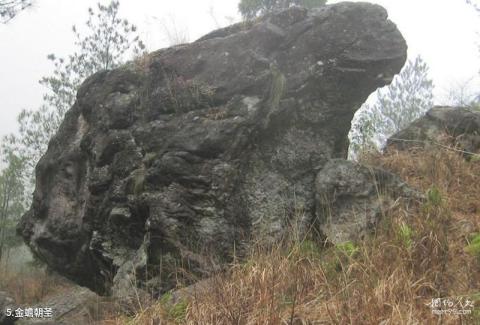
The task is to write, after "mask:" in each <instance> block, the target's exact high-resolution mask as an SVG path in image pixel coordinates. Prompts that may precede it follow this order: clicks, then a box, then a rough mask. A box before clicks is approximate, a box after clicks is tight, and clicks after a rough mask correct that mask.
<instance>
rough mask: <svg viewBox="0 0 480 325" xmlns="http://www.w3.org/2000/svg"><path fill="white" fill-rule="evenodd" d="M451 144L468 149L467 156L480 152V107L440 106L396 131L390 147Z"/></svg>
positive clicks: (389, 144)
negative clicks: (476, 108) (477, 108)
mask: <svg viewBox="0 0 480 325" xmlns="http://www.w3.org/2000/svg"><path fill="white" fill-rule="evenodd" d="M445 136H449V137H450V139H449V140H450V141H447V144H452V145H455V146H457V147H458V148H459V149H460V150H464V151H466V152H465V156H466V157H469V156H471V155H472V153H479V152H480V111H478V110H475V109H472V108H465V107H443V106H436V107H433V108H432V109H430V110H429V111H428V112H427V113H426V114H425V116H423V117H420V118H419V119H417V120H415V121H414V122H413V123H412V124H410V125H409V126H408V127H407V128H406V129H404V130H402V131H400V132H398V133H396V134H394V135H393V136H391V137H390V139H388V141H387V147H390V148H396V149H400V150H404V149H407V148H412V147H432V146H438V145H439V144H440V145H444V144H445V140H446V139H444V137H445Z"/></svg>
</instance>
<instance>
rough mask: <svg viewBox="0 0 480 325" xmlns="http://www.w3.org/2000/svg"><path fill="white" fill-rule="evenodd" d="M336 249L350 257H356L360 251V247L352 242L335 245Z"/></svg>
mask: <svg viewBox="0 0 480 325" xmlns="http://www.w3.org/2000/svg"><path fill="white" fill-rule="evenodd" d="M335 247H336V249H337V250H338V251H339V252H341V253H343V254H345V255H346V256H348V257H352V256H354V255H355V254H356V253H357V252H358V251H359V249H358V246H357V245H355V244H354V243H352V242H351V241H347V242H344V243H340V244H337V245H335Z"/></svg>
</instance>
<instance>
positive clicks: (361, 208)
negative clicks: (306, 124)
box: [315, 159, 422, 244]
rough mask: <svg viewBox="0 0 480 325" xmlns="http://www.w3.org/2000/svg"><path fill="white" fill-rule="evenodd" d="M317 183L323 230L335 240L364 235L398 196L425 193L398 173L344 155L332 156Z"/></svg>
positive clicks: (328, 237) (334, 241) (359, 237)
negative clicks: (417, 190)
mask: <svg viewBox="0 0 480 325" xmlns="http://www.w3.org/2000/svg"><path fill="white" fill-rule="evenodd" d="M315 186H316V215H317V220H318V222H319V226H320V230H321V231H322V232H323V234H324V235H325V236H326V237H327V240H328V241H330V242H332V243H333V244H339V243H343V242H347V241H355V240H357V239H361V238H362V237H363V236H364V235H365V234H366V233H368V232H369V231H371V230H373V229H374V226H375V225H376V224H377V223H378V221H379V219H380V218H381V216H382V215H383V213H384V212H385V211H386V210H387V209H389V208H390V207H392V205H394V203H395V201H396V199H397V198H406V199H409V200H410V199H419V198H421V197H422V196H421V195H420V194H419V193H418V192H416V191H415V190H413V189H411V188H410V187H409V186H408V185H407V184H405V183H404V182H402V181H401V180H400V179H399V178H398V177H397V176H396V175H394V174H391V173H389V172H387V171H385V170H382V169H379V168H369V167H366V166H362V165H360V164H357V163H355V162H352V161H348V160H344V159H333V160H330V161H329V162H328V163H327V164H326V165H325V167H324V168H323V169H322V170H320V171H319V172H318V174H317V178H316V181H315Z"/></svg>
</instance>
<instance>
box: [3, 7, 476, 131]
mask: <svg viewBox="0 0 480 325" xmlns="http://www.w3.org/2000/svg"><path fill="white" fill-rule="evenodd" d="M238 1H239V0H174V1H171V0H168V1H167V0H121V4H120V12H121V16H122V17H124V18H127V19H128V20H129V21H130V22H132V23H134V24H136V25H137V26H138V27H139V31H140V32H141V35H142V37H143V39H144V41H145V42H146V44H147V47H148V49H149V50H156V49H158V48H161V47H165V46H167V45H168V40H167V38H166V36H165V34H166V33H165V27H164V26H165V25H167V26H172V24H173V23H174V24H175V25H176V28H177V30H179V31H180V32H182V33H188V35H189V37H190V39H191V40H195V39H197V38H199V37H200V36H202V35H203V34H205V33H207V32H209V31H210V30H213V29H215V28H216V25H217V23H216V22H215V21H214V19H213V18H212V15H211V8H212V9H213V13H214V16H215V17H216V19H217V21H218V24H219V25H222V26H225V25H227V24H228V21H229V19H227V18H226V17H233V18H235V19H236V20H238V19H239V17H238V13H237V3H238ZM96 2H97V1H96V0H81V1H80V0H36V6H35V7H34V8H33V9H31V10H27V11H25V12H22V13H21V14H20V15H19V16H18V17H16V18H15V19H14V20H12V21H11V22H10V23H9V24H7V25H0V136H3V135H5V134H7V133H10V132H14V131H15V130H16V128H17V126H16V116H17V115H18V113H19V112H20V110H21V109H22V108H29V109H34V108H36V107H38V106H39V105H40V103H41V99H42V93H43V92H44V89H43V88H42V86H40V85H39V84H38V80H39V79H40V78H41V77H42V76H47V75H49V74H51V72H52V65H51V64H50V62H49V61H47V59H46V56H47V54H49V53H55V54H56V55H57V56H66V55H68V54H70V53H71V52H72V51H73V50H74V48H73V34H72V32H71V26H72V25H73V24H76V25H78V26H81V25H82V24H83V23H84V22H85V20H86V19H87V8H88V7H93V6H95V4H96ZM102 2H104V3H105V2H108V1H102ZM333 2H340V1H329V3H333ZM371 2H375V3H379V4H381V5H383V6H384V7H385V8H386V9H387V10H388V12H389V15H390V18H391V19H392V20H393V21H394V22H395V23H396V24H397V26H398V27H399V29H400V30H401V32H402V33H403V35H404V37H405V39H406V40H407V43H408V46H409V56H410V57H414V56H415V55H417V54H421V55H422V56H423V58H424V59H425V61H426V62H427V63H428V64H429V66H430V76H431V77H432V79H433V80H434V83H435V85H436V88H435V95H436V101H437V103H439V102H441V101H442V94H443V93H444V92H445V91H446V89H448V88H449V87H451V86H454V85H455V84H461V83H464V82H465V81H466V80H469V79H471V78H472V77H474V78H475V79H474V80H473V82H472V83H471V86H472V87H473V88H474V89H477V90H478V89H480V82H479V80H478V79H479V78H478V76H479V70H480V53H479V52H478V45H479V42H480V34H478V33H479V31H480V17H479V16H478V15H477V14H476V13H475V11H474V10H473V9H472V8H471V7H469V6H468V5H467V4H465V1H464V0H376V1H371Z"/></svg>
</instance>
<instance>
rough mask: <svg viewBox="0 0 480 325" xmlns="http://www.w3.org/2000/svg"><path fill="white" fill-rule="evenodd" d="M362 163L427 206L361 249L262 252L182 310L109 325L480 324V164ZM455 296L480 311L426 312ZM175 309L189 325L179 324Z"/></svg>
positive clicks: (401, 157) (428, 156)
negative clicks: (392, 177)
mask: <svg viewBox="0 0 480 325" xmlns="http://www.w3.org/2000/svg"><path fill="white" fill-rule="evenodd" d="M362 162H363V163H365V164H370V165H376V166H382V167H383V168H385V169H387V170H389V171H392V172H395V173H397V174H398V175H400V176H401V177H402V178H403V180H405V181H406V182H407V183H409V184H410V185H412V186H414V187H416V188H417V189H418V190H421V191H422V192H423V193H425V201H423V202H418V203H416V204H412V205H410V206H400V205H398V206H396V207H395V208H394V209H392V210H390V212H389V213H388V215H386V217H385V218H384V219H383V221H382V222H381V223H380V224H379V225H378V226H377V228H376V230H375V232H374V234H372V235H371V236H369V237H367V238H365V239H364V240H362V241H359V242H356V243H351V242H349V243H345V244H342V245H337V246H329V245H326V244H325V243H323V242H318V241H315V240H314V237H313V236H312V238H305V239H303V240H298V241H288V240H287V241H285V242H283V243H282V244H280V245H278V246H277V247H273V248H269V249H265V248H260V247H256V248H255V249H252V252H251V255H250V256H249V257H248V259H247V261H248V262H242V261H239V260H238V261H236V262H234V263H233V264H231V265H230V267H229V268H228V270H227V272H225V273H221V274H217V275H216V276H214V277H213V278H212V279H211V280H210V281H211V285H209V286H206V287H202V288H201V289H199V290H198V291H197V292H195V294H194V295H192V296H190V297H189V298H188V299H187V300H185V301H182V302H181V305H179V306H178V307H172V306H171V305H169V306H167V305H166V303H165V301H163V300H161V301H160V302H159V303H157V304H154V305H152V306H150V307H147V308H144V309H143V310H142V311H139V312H138V313H137V314H136V315H134V316H132V317H126V316H112V318H111V319H110V320H106V321H104V322H103V323H104V324H151V323H152V321H155V320H160V319H162V321H166V323H167V324H311V323H325V324H380V323H382V322H383V323H384V324H411V323H419V324H420V323H421V324H430V323H431V324H433V323H437V322H439V321H441V322H442V323H444V324H457V323H463V324H475V323H478V322H479V321H480V318H479V316H480V315H479V314H478V312H475V310H476V308H477V306H478V304H479V303H480V296H479V294H478V288H479V287H480V272H479V268H480V259H478V256H479V255H478V252H479V250H478V242H479V241H478V238H479V236H478V231H479V229H480V215H479V213H478V212H479V211H480V203H479V201H478V193H479V191H480V163H479V162H478V161H466V160H465V159H464V158H463V157H462V156H460V155H459V154H458V153H456V152H455V151H450V150H447V149H411V150H409V151H402V152H400V151H393V150H392V151H390V152H387V153H386V154H384V155H370V156H363V157H362ZM447 297H451V298H452V299H463V301H465V299H469V301H471V302H472V303H473V304H474V306H475V309H474V310H472V313H471V314H466V315H456V316H454V315H444V316H437V315H434V314H433V313H432V309H431V307H430V306H429V305H428V304H429V303H431V301H432V299H435V298H447ZM170 299H171V295H169V296H168V300H170ZM166 306H167V307H166ZM172 308H178V309H179V310H181V311H182V312H183V311H184V310H185V314H184V318H175V317H172V315H171V313H170V312H169V310H172ZM182 317H183V314H182Z"/></svg>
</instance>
